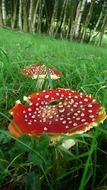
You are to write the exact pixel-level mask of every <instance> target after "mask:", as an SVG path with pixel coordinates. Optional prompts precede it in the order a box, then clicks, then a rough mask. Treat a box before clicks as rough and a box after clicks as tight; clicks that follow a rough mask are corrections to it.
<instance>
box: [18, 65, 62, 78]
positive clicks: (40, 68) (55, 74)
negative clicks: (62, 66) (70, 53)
mask: <svg viewBox="0 0 107 190" xmlns="http://www.w3.org/2000/svg"><path fill="white" fill-rule="evenodd" d="M48 69H49V72H50V76H51V79H58V78H60V72H59V71H58V70H56V69H54V68H53V67H48ZM21 73H22V74H25V75H27V76H28V77H30V78H32V79H36V78H37V77H38V76H39V78H45V77H46V76H47V69H46V66H45V65H43V64H32V65H30V66H28V67H25V68H23V69H22V70H21Z"/></svg>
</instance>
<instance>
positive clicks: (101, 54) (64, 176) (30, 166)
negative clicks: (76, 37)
mask: <svg viewBox="0 0 107 190" xmlns="http://www.w3.org/2000/svg"><path fill="white" fill-rule="evenodd" d="M106 60H107V53H106V49H105V48H103V47H102V48H99V47H94V46H92V45H84V44H77V43H73V42H68V41H64V40H56V39H53V38H49V37H47V36H39V35H29V34H23V33H18V32H13V31H8V30H4V29H0V84H1V85H0V146H1V147H0V188H1V189H3V190H5V189H6V190H10V189H11V190H14V189H18V190H20V189H25V190H29V189H32V190H36V189H37V190H40V189H43V190H45V189H46V190H48V189H49V190H60V189H62V190H65V189H67V190H91V189H92V190H102V189H101V188H102V187H107V167H106V163H107V159H106V157H107V150H106V143H107V121H105V122H104V123H103V124H100V126H99V127H96V128H94V129H92V130H91V131H89V132H88V134H82V135H76V136H73V138H75V139H76V140H77V143H76V145H75V146H74V147H73V148H72V149H71V150H69V151H68V150H65V149H64V148H62V147H61V146H60V144H58V145H57V146H55V147H54V146H52V147H51V146H49V141H50V139H49V137H48V135H42V136H41V137H40V139H33V138H32V137H30V136H26V135H24V136H22V137H20V138H19V139H15V138H14V137H12V136H11V135H10V134H9V132H8V130H7V126H8V124H9V122H10V120H11V116H10V114H9V113H8V111H9V109H11V107H13V106H14V104H15V101H16V100H18V99H20V100H22V98H23V96H24V95H25V96H28V95H29V94H32V93H34V92H36V91H37V89H36V87H35V86H36V85H35V80H32V79H30V78H27V77H26V76H23V75H22V74H21V73H20V70H21V69H22V68H23V67H24V66H27V65H30V64H32V63H43V64H45V65H47V66H53V67H55V68H56V69H58V70H59V71H60V72H61V78H60V79H58V80H57V81H54V82H53V83H52V85H53V87H54V88H55V87H61V88H70V89H73V90H77V91H80V92H83V93H89V94H92V96H93V97H95V98H96V99H97V100H98V101H100V103H101V104H102V105H103V106H104V107H105V109H106V111H107V101H106V100H107V66H106ZM46 88H47V87H46Z"/></svg>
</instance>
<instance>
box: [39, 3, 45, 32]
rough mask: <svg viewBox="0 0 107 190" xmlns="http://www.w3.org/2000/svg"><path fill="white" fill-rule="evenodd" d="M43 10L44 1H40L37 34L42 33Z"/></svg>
mask: <svg viewBox="0 0 107 190" xmlns="http://www.w3.org/2000/svg"><path fill="white" fill-rule="evenodd" d="M43 8H44V0H39V10H38V19H37V32H38V33H41V32H42V19H43V15H42V14H43Z"/></svg>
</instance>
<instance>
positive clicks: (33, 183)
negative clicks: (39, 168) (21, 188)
mask: <svg viewBox="0 0 107 190" xmlns="http://www.w3.org/2000/svg"><path fill="white" fill-rule="evenodd" d="M24 185H25V190H30V189H31V190H40V189H41V184H40V179H39V177H38V176H37V175H36V174H35V172H29V173H27V175H26V176H25V177H24Z"/></svg>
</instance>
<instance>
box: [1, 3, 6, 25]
mask: <svg viewBox="0 0 107 190" xmlns="http://www.w3.org/2000/svg"><path fill="white" fill-rule="evenodd" d="M5 3H6V1H5V0H2V20H3V25H4V26H6V5H5Z"/></svg>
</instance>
